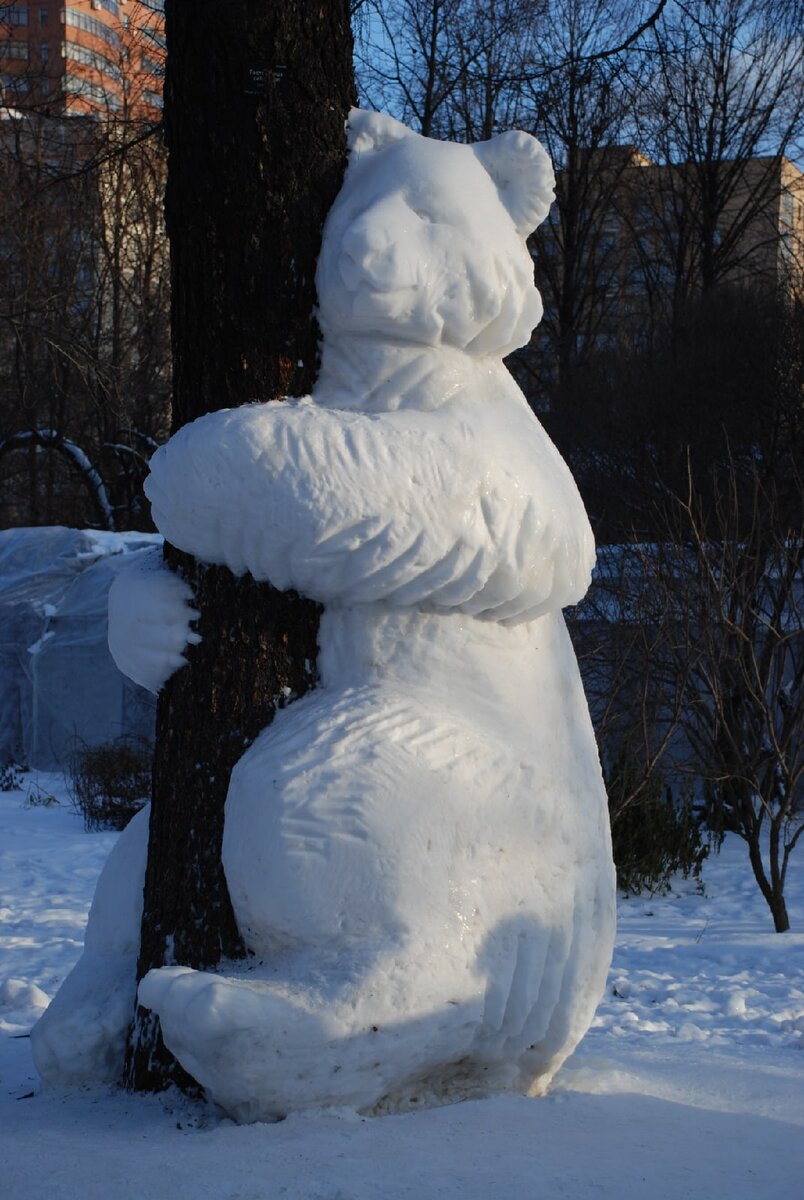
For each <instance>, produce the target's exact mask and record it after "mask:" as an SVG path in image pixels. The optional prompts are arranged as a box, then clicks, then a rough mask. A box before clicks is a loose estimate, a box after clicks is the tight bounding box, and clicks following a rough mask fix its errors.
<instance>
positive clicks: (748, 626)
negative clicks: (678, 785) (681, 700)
mask: <svg viewBox="0 0 804 1200" xmlns="http://www.w3.org/2000/svg"><path fill="white" fill-rule="evenodd" d="M789 465H790V467H791V470H794V467H793V464H789ZM739 476H740V471H739V469H738V467H737V464H733V466H732V468H731V470H730V471H729V472H728V474H727V475H726V477H725V478H724V480H723V483H722V486H721V488H720V489H719V491H718V493H717V495H716V497H715V499H714V502H713V503H712V504H711V505H707V504H706V503H705V502H703V501H702V499H701V497H700V495H699V494H698V491H697V488H696V486H695V481H694V479H693V478H692V474H690V481H689V488H688V492H687V494H686V496H682V497H677V498H676V499H675V501H674V502H673V503H672V506H671V508H670V509H669V511H668V538H670V536H671V535H672V540H669V541H668V542H667V547H668V553H667V554H666V555H665V556H664V562H663V568H662V570H661V571H655V572H654V573H653V574H652V576H651V578H650V580H649V582H650V586H651V587H652V588H655V589H656V592H657V595H658V596H660V597H661V601H662V603H663V604H664V605H665V606H666V607H667V609H668V611H669V612H670V613H672V614H673V620H674V624H675V627H676V630H675V636H674V637H673V638H672V639H671V640H669V641H668V642H667V645H666V648H665V653H666V655H669V662H670V664H671V665H672V666H673V667H674V669H675V670H676V672H680V673H681V674H682V675H683V677H684V679H685V680H686V687H685V704H684V710H683V715H682V722H681V723H682V728H683V733H684V737H685V739H686V742H687V744H688V746H689V748H690V751H691V754H692V761H693V765H694V768H695V771H696V773H697V775H698V778H699V779H700V780H701V781H703V783H704V784H705V785H706V790H707V795H708V799H709V820H710V823H712V825H713V826H714V828H715V829H716V830H721V831H722V830H729V831H732V832H734V833H736V834H737V835H738V836H739V837H741V838H742V839H743V841H744V842H745V843H746V846H747V848H748V855H749V860H750V863H751V868H752V870H753V873H754V877H755V878H756V881H757V884H758V886H759V888H760V890H761V892H762V895H763V896H764V897H765V900H766V901H767V903H768V907H769V908H770V910H771V914H772V916H773V922H774V927H775V929H776V930H777V932H784V931H785V930H786V929H788V928H789V925H790V922H789V918H788V914H787V908H786V905H785V898H784V889H785V881H786V876H787V870H788V865H789V861H790V856H791V854H792V852H793V850H794V849H795V846H796V844H797V842H798V840H799V838H800V837H801V834H802V832H804V791H803V790H802V781H803V780H804V570H803V568H804V541H802V537H801V529H802V527H803V521H802V518H804V486H802V479H801V477H800V475H797V474H794V475H793V476H792V477H791V481H792V486H788V487H787V488H786V494H783V493H782V491H781V489H780V487H779V484H778V482H777V481H776V480H774V479H768V478H762V475H761V471H760V469H759V468H758V467H756V466H754V467H753V468H752V469H751V472H750V484H751V486H750V490H749V491H748V492H746V488H745V486H744V480H741V479H740V478H739Z"/></svg>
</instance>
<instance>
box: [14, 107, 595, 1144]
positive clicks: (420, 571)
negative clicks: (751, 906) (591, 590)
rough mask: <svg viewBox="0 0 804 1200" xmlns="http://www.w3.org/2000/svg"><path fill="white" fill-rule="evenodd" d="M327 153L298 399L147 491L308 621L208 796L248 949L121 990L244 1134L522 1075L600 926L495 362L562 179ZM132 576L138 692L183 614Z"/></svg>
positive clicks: (44, 1045)
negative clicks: (217, 797)
mask: <svg viewBox="0 0 804 1200" xmlns="http://www.w3.org/2000/svg"><path fill="white" fill-rule="evenodd" d="M350 139H351V156H350V165H349V169H348V171H347V175H346V179H345V182H344V185H343V188H342V190H341V193H340V195H339V197H338V199H337V201H336V203H335V205H334V207H333V209H332V212H331V214H330V216H329V218H328V221H327V225H326V228H325V231H324V239H323V245H322V251H321V256H320V261H319V269H318V290H319V299H320V321H321V327H322V331H323V334H324V342H323V351H322V353H323V359H322V370H321V375H320V380H319V383H318V384H317V386H316V390H315V394H314V395H313V396H312V397H307V398H305V399H301V400H295V401H294V400H289V401H286V402H285V403H272V404H255V405H250V406H246V407H244V408H240V409H236V410H231V411H225V412H217V413H212V414H209V415H208V416H205V417H203V418H201V419H200V420H198V421H195V422H194V423H193V424H191V425H189V426H187V427H185V428H184V429H182V430H180V431H179V432H178V433H177V434H176V435H175V436H174V437H173V438H172V439H171V441H170V442H169V443H168V445H167V446H166V447H163V448H162V449H160V450H159V451H157V453H156V454H155V456H154V458H153V460H152V464H151V475H150V476H149V479H148V482H147V485H146V490H147V493H148V495H149V498H150V499H151V502H152V505H153V512H154V519H155V521H156V523H157V526H158V527H159V529H160V531H161V532H162V533H163V534H164V535H165V536H166V537H167V538H168V539H169V540H170V541H171V542H172V543H173V544H174V545H176V546H178V547H179V548H180V549H182V550H186V551H189V552H190V553H192V554H194V555H195V556H196V557H198V558H200V559H202V560H205V561H207V562H214V563H224V564H226V565H228V566H229V567H230V568H231V569H232V570H233V571H234V572H236V573H243V572H245V571H250V572H251V573H252V575H253V576H254V577H255V578H257V579H261V580H270V581H271V582H272V583H273V584H274V585H276V586H278V587H281V588H296V589H298V590H299V591H300V592H302V593H304V594H306V595H308V596H311V597H313V598H314V599H316V600H319V601H322V602H324V604H325V606H326V611H325V613H324V616H323V618H322V622H321V631H320V659H319V668H320V679H321V686H320V687H319V688H317V689H316V690H315V691H314V692H313V693H311V694H309V695H308V696H306V697H305V698H304V699H302V700H300V701H298V702H297V703H294V704H292V705H290V706H288V707H287V708H286V709H284V710H283V711H282V712H280V713H278V714H277V717H276V718H275V720H274V722H273V724H272V725H271V726H270V728H268V729H267V730H266V731H265V732H264V733H263V734H262V735H261V736H260V737H259V738H258V739H257V741H256V742H255V743H254V745H253V746H251V747H250V749H249V750H248V751H247V753H246V754H245V755H244V757H243V758H242V759H241V761H240V762H239V763H238V765H237V766H236V768H235V770H234V772H233V774H232V779H231V785H230V788H229V795H228V799H227V806H226V822H225V831H224V841H223V864H224V869H225V871H226V877H227V880H228V884H229V890H230V892H231V896H232V901H233V904H234V909H235V913H236V916H237V921H238V925H239V927H240V930H241V932H242V934H243V937H244V939H245V941H246V944H247V946H248V947H249V949H250V950H251V951H252V954H253V956H252V957H251V958H249V959H248V960H246V961H244V962H243V963H239V964H233V965H231V964H229V965H227V964H223V965H222V966H221V969H220V970H219V971H218V972H216V973H209V972H199V971H194V970H191V969H189V968H188V967H184V966H181V965H180V964H179V965H175V966H165V967H164V968H162V969H160V970H157V971H152V972H150V973H149V974H148V976H147V977H146V978H145V979H144V980H143V982H142V983H141V985H140V990H139V998H140V1001H141V1002H142V1003H143V1004H144V1005H145V1006H146V1007H148V1008H151V1009H154V1010H156V1011H157V1012H158V1014H159V1017H160V1022H161V1026H162V1031H163V1034H164V1038H165V1042H166V1044H167V1045H168V1047H169V1048H170V1049H171V1050H172V1052H173V1053H174V1054H175V1055H176V1057H177V1058H178V1059H179V1060H180V1061H181V1063H182V1064H183V1065H184V1066H185V1067H186V1069H187V1070H188V1071H189V1072H190V1073H191V1074H192V1075H193V1076H194V1077H195V1078H196V1079H197V1080H199V1082H201V1083H202V1084H203V1085H204V1087H205V1088H206V1089H207V1091H208V1093H209V1095H210V1096H212V1097H213V1098H214V1099H215V1100H216V1101H217V1102H218V1103H219V1104H221V1105H222V1106H223V1107H224V1108H225V1109H226V1111H227V1112H229V1113H230V1114H232V1115H233V1116H235V1117H236V1118H237V1119H238V1120H243V1121H248V1120H255V1119H265V1118H268V1117H271V1116H274V1115H278V1114H285V1113H287V1112H291V1111H296V1110H300V1109H304V1108H309V1107H310V1106H320V1105H344V1104H346V1105H349V1106H352V1107H355V1108H357V1109H359V1110H361V1111H363V1112H384V1111H393V1110H398V1109H405V1108H406V1107H409V1106H411V1105H414V1106H415V1105H417V1104H422V1103H438V1102H440V1101H443V1100H449V1099H457V1098H465V1097H467V1096H477V1095H485V1094H488V1093H489V1092H491V1091H499V1090H505V1089H516V1090H520V1091H524V1090H527V1089H529V1088H533V1089H534V1090H543V1089H544V1088H545V1087H546V1086H547V1084H548V1083H549V1081H550V1079H551V1077H552V1075H553V1074H554V1073H555V1071H556V1070H557V1069H558V1067H559V1066H560V1064H561V1062H562V1061H563V1060H564V1059H565V1058H566V1056H567V1055H568V1054H569V1053H570V1052H571V1051H572V1050H573V1048H574V1047H575V1045H576V1044H577V1042H578V1041H579V1039H580V1038H581V1037H582V1036H583V1033H584V1032H585V1030H586V1029H587V1027H588V1025H589V1022H590V1021H591V1019H592V1014H593V1012H594V1008H595V1004H596V1003H597V1000H598V998H599V996H600V993H601V990H602V988H603V984H604V980H605V973H606V969H607V966H608V963H609V959H610V953H611V946H612V940H613V933H614V878H613V868H612V863H611V850H610V842H609V834H608V822H607V814H606V804H605V794H604V789H603V784H602V779H601V774H600V767H599V763H598V757H597V750H596V747H595V743H594V737H593V733H592V728H591V724H590V721H589V715H588V711H587V707H586V702H585V700H584V696H583V692H582V689H581V685H580V679H579V675H578V670H577V664H576V662H575V658H574V655H573V652H572V648H571V645H570V643H569V639H568V637H567V633H566V629H565V627H564V622H563V618H562V616H561V608H562V606H563V605H566V604H569V603H573V602H575V601H577V600H578V599H580V597H581V596H582V595H583V593H584V591H585V590H586V588H587V586H588V583H589V578H590V574H591V569H592V565H593V562H594V548H593V542H592V535H591V530H590V528H589V523H588V521H587V518H586V514H585V512H584V510H583V505H582V503H581V500H580V497H579V495H578V491H577V488H576V487H575V484H574V482H573V480H572V478H571V476H570V474H569V471H568V470H567V468H566V466H565V464H564V463H563V462H562V460H561V458H560V457H559V455H558V454H557V452H556V450H555V448H554V447H553V445H552V443H551V442H550V441H549V439H548V438H547V436H546V435H545V433H544V431H543V430H542V428H541V426H540V425H539V423H538V421H537V420H536V419H535V417H534V416H533V414H532V413H531V412H530V410H529V408H528V406H527V404H526V402H525V399H524V397H523V396H522V394H521V392H520V391H519V390H518V388H517V387H516V385H515V384H514V382H513V380H512V379H511V377H510V375H509V374H508V372H507V371H506V369H505V367H504V366H503V364H502V361H501V359H502V356H503V355H504V354H506V353H508V352H509V351H510V350H511V349H513V348H514V347H516V346H518V345H521V344H522V343H523V342H525V341H526V340H527V338H528V337H529V334H530V331H531V328H532V326H533V324H534V323H535V322H536V321H537V320H538V319H539V317H540V315H541V301H540V298H539V294H538V292H537V290H536V287H535V286H534V281H533V264H532V262H531V258H530V255H529V252H528V250H527V247H526V245H525V240H524V239H525V235H526V233H527V232H529V230H530V229H531V228H532V227H533V225H534V224H535V223H537V221H539V220H541V219H542V218H543V217H544V216H545V214H546V212H547V210H548V207H549V205H550V202H551V200H552V195H553V193H552V184H553V177H552V170H551V168H550V164H549V161H548V159H547V156H546V154H545V153H544V151H543V150H542V148H541V147H540V146H539V144H538V142H536V140H535V139H534V138H531V137H529V136H528V135H526V134H519V133H513V134H504V135H502V136H500V137H498V138H495V139H493V140H492V141H491V142H488V143H484V144H482V145H480V146H478V147H469V146H457V145H450V144H444V143H440V142H434V141H430V140H428V139H425V138H422V137H419V136H418V135H416V134H413V133H411V132H410V131H409V130H407V129H405V128H404V127H403V126H401V125H399V124H398V123H397V122H395V121H392V120H391V119H390V118H387V117H383V116H381V115H379V114H370V113H355V114H353V116H352V118H351V120H350ZM138 579H139V580H141V583H142V587H140V584H139V583H137V585H136V587H135V586H134V585H133V584H130V585H129V586H128V587H127V588H126V587H125V582H124V581H121V584H120V588H121V589H125V590H124V592H123V594H124V597H125V599H124V600H123V601H121V602H120V603H118V598H117V597H118V592H117V589H115V592H114V593H113V595H112V607H111V610H110V614H111V617H112V633H111V642H112V645H113V647H114V648H115V656H116V658H117V661H118V663H120V664H121V665H124V666H125V669H127V670H129V672H130V674H132V676H133V677H134V678H136V679H138V680H140V681H141V682H147V683H149V686H150V685H151V684H156V686H158V685H159V683H160V682H161V681H162V680H163V679H164V678H165V677H166V675H167V674H168V673H169V671H170V670H172V669H174V668H175V666H176V660H177V658H178V659H179V660H180V654H181V651H182V649H183V644H184V637H185V636H186V630H187V620H186V617H187V615H188V612H189V611H190V610H189V608H188V597H187V596H186V594H185V593H182V594H181V595H179V594H178V589H177V594H176V595H175V596H171V597H167V599H166V597H165V586H164V585H165V577H164V575H161V574H160V573H159V572H156V573H155V574H154V580H153V582H154V583H156V584H158V585H159V586H158V587H157V588H156V589H155V591H154V592H153V594H152V596H151V598H150V599H149V589H148V588H147V583H148V578H147V572H140V575H139V576H138ZM182 606H183V609H182ZM165 611H167V612H168V626H167V627H166V626H165V625H164V624H163V614H164V613H165ZM138 618H141V619H138ZM138 658H139V659H141V666H139V665H138ZM144 839H145V828H144V825H143V824H140V825H139V826H137V827H134V828H133V829H132V830H131V831H130V832H128V833H126V835H125V836H124V838H123V839H121V843H120V845H121V846H123V845H125V846H126V847H127V848H126V851H125V861H126V862H127V863H134V862H141V861H142V858H143V854H144V850H143V845H144ZM135 842H137V845H135V844H134V843H135ZM129 843H130V845H129ZM121 853H122V851H121ZM110 872H111V874H110V878H111V879H112V880H113V881H114V884H115V886H117V887H118V888H125V887H126V886H128V884H127V882H126V881H127V879H129V878H133V875H132V876H129V875H128V874H127V872H126V871H124V870H122V869H120V868H119V867H118V866H117V865H115V866H114V867H112V868H110ZM110 888H111V885H110ZM106 891H108V894H109V895H111V894H112V893H111V890H109V889H106V888H105V892H106ZM107 902H109V901H107V900H104V901H103V902H102V901H101V900H100V899H99V900H98V903H97V905H96V909H97V910H98V915H97V916H96V913H95V910H93V922H94V921H95V920H96V919H100V908H101V906H102V904H105V903H107ZM115 902H116V903H117V902H118V900H117V899H116V900H115ZM166 961H168V962H169V961H171V960H170V959H169V958H168V959H167V960H166ZM118 968H119V962H118V951H117V950H115V949H114V948H113V947H112V946H111V944H108V945H105V946H104V947H102V948H101V950H99V951H93V952H92V953H91V954H90V951H89V949H88V950H87V954H86V955H85V957H84V959H83V960H82V963H81V966H80V967H79V968H78V971H77V973H76V974H75V975H74V976H72V977H71V980H70V981H69V982H68V984H67V985H66V992H65V999H64V1002H63V1003H62V999H61V997H60V998H59V1002H58V1003H57V1004H56V1005H54V1007H53V1009H52V1010H51V1011H50V1012H49V1013H48V1014H47V1016H46V1017H45V1018H44V1019H43V1021H42V1023H41V1025H40V1026H39V1027H38V1029H37V1030H36V1032H35V1034H34V1051H35V1054H36V1057H37V1062H38V1064H39V1066H40V1069H41V1071H42V1073H43V1075H44V1076H45V1077H46V1078H47V1079H49V1080H52V1081H59V1080H62V1081H63V1080H65V1079H80V1078H84V1079H87V1080H92V1079H96V1078H98V1077H99V1076H101V1075H104V1074H105V1073H106V1071H107V1067H108V1064H109V1063H110V1062H111V1061H112V1058H113V1054H112V1053H111V1052H110V1051H109V1049H108V1046H107V1045H105V1044H104V1039H103V1037H101V1036H99V1037H97V1038H94V1039H83V1040H82V1039H80V1038H78V1037H77V1036H75V1035H74V1034H73V1030H74V1027H75V1026H76V1024H79V1025H80V1023H81V1013H84V1014H85V1017H86V1019H87V1020H91V1019H93V1014H94V1013H95V1012H96V1011H97V1010H98V1007H99V1006H101V1007H103V1003H102V996H103V994H104V991H105V990H106V989H110V995H111V996H112V997H114V998H115V1003H114V1004H111V1002H110V1005H109V1007H110V1009H113V1010H114V1012H117V1011H118V1008H117V998H118V997H119V996H120V994H121V991H120V988H121V986H122V985H121V984H120V982H119V979H120V975H119V969H118ZM108 1021H109V1032H108V1035H107V1041H108V1040H109V1039H110V1040H111V1041H112V1042H113V1044H114V1045H115V1046H116V1045H117V1044H118V1043H119V1037H120V1031H119V1022H118V1020H117V1018H116V1017H115V1018H112V1017H111V1016H110V1017H109V1018H108Z"/></svg>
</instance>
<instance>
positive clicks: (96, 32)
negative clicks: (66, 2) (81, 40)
mask: <svg viewBox="0 0 804 1200" xmlns="http://www.w3.org/2000/svg"><path fill="white" fill-rule="evenodd" d="M64 23H65V24H66V25H71V26H72V27H73V29H83V31H84V33H91V34H92V36H93V37H96V38H101V40H102V41H104V42H106V44H107V45H108V46H111V47H112V49H113V50H119V49H120V37H119V36H118V34H116V33H115V31H114V30H113V29H109V28H108V27H107V26H106V25H104V24H103V22H102V21H98V20H96V19H95V17H91V16H90V15H89V13H86V12H83V11H82V10H81V9H79V8H70V7H69V6H68V7H67V8H66V9H65V10H64Z"/></svg>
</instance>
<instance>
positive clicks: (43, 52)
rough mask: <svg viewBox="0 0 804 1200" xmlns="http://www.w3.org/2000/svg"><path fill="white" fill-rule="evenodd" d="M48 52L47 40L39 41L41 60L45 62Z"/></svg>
mask: <svg viewBox="0 0 804 1200" xmlns="http://www.w3.org/2000/svg"><path fill="white" fill-rule="evenodd" d="M49 53H50V47H49V46H48V44H47V42H40V44H39V57H40V59H41V60H42V62H47V58H48V54H49Z"/></svg>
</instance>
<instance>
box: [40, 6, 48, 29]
mask: <svg viewBox="0 0 804 1200" xmlns="http://www.w3.org/2000/svg"><path fill="white" fill-rule="evenodd" d="M49 17H50V12H49V10H48V9H46V8H40V9H39V24H40V25H47V23H48V19H49Z"/></svg>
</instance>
